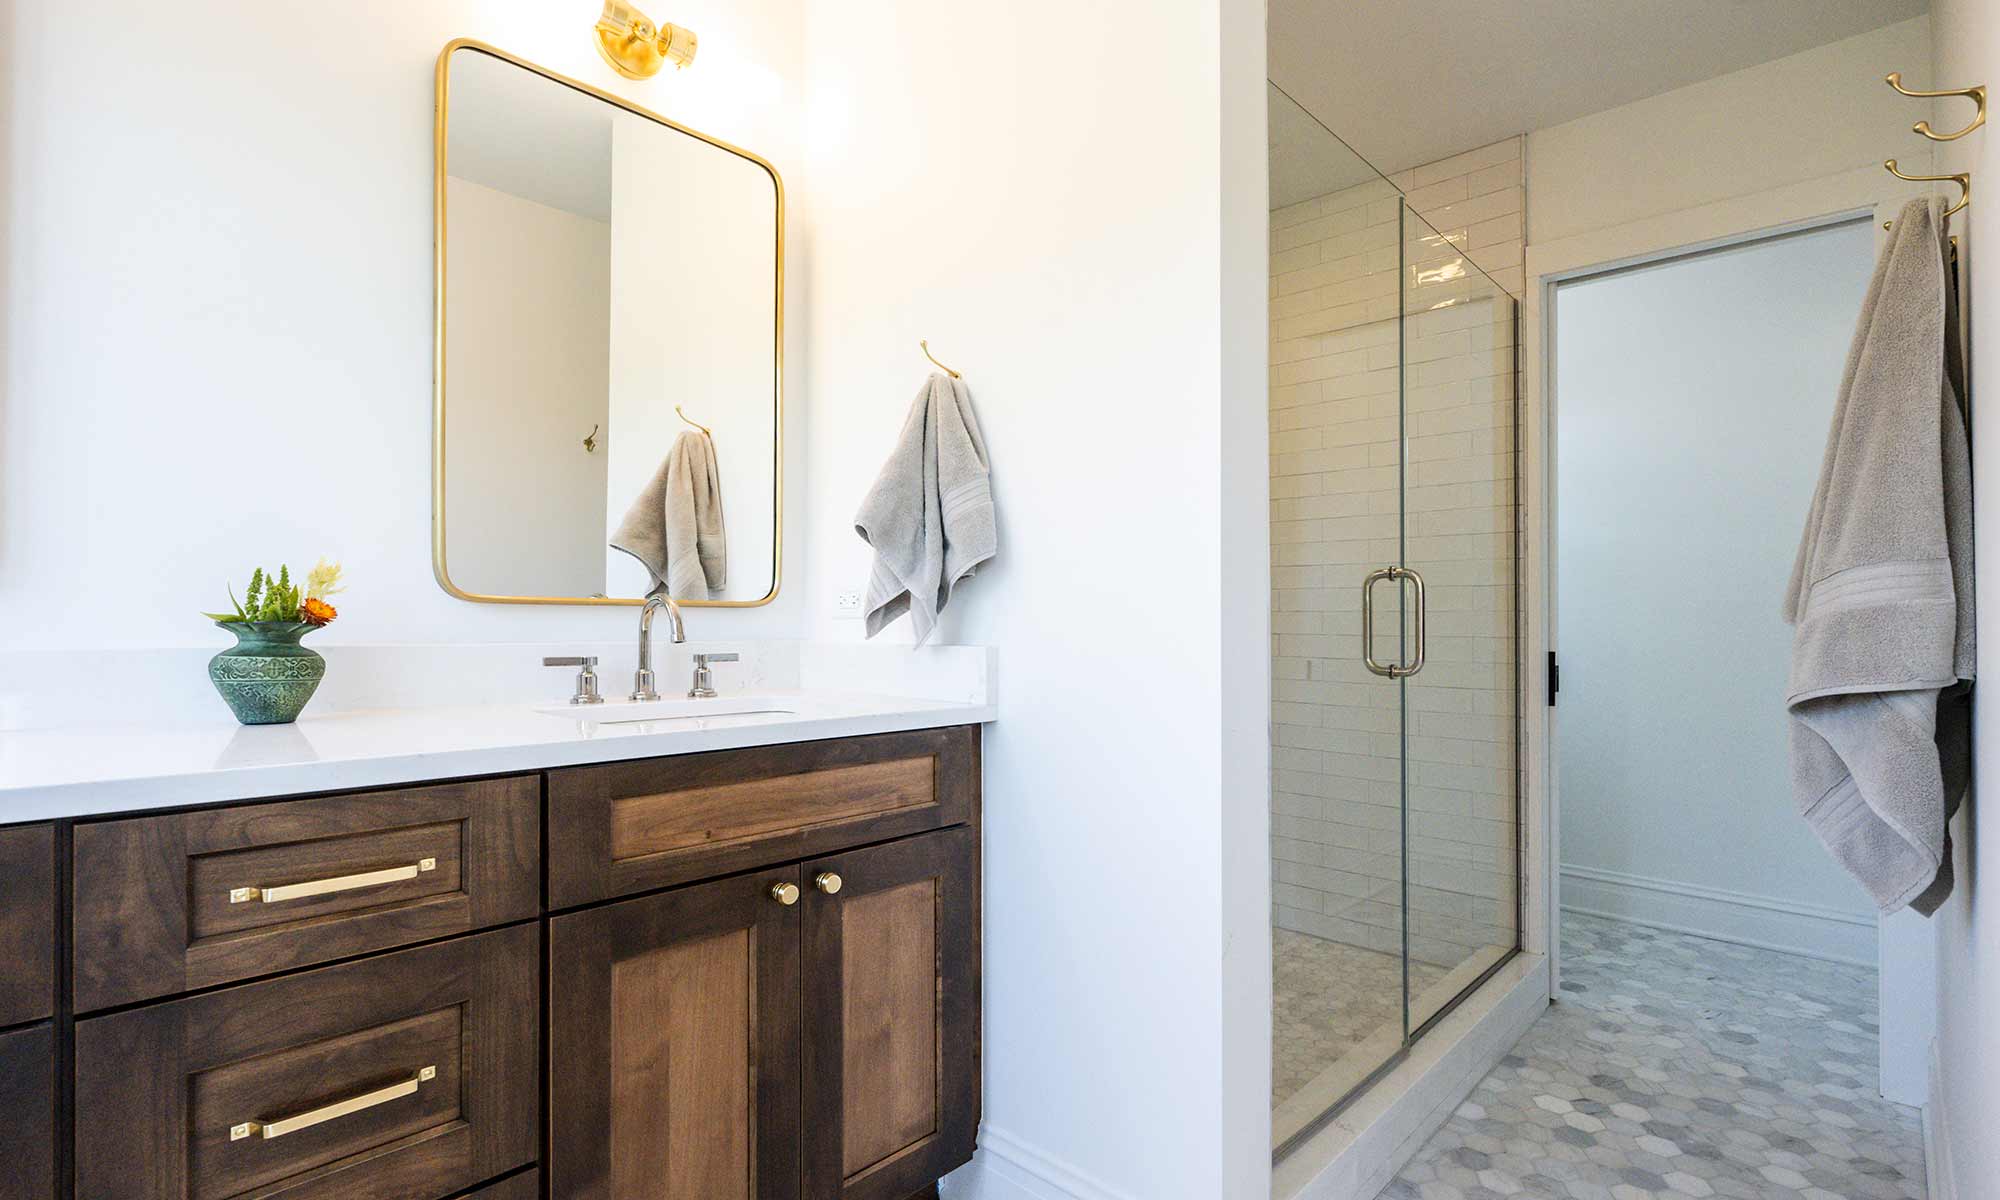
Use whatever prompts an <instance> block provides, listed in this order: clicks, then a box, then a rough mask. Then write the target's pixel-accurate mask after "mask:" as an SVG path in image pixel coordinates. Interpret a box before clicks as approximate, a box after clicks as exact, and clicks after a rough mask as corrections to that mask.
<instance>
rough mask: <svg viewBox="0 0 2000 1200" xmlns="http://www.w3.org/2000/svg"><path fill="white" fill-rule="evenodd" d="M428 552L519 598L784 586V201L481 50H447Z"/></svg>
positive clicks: (777, 191)
mask: <svg viewBox="0 0 2000 1200" xmlns="http://www.w3.org/2000/svg"><path fill="white" fill-rule="evenodd" d="M436 121H437V124H436V174H435V193H434V204H435V214H436V229H435V235H434V236H435V247H434V253H435V264H434V268H435V272H436V275H435V280H436V283H435V286H436V297H435V303H436V311H435V322H436V326H435V346H434V351H433V368H432V369H433V411H432V433H431V437H432V446H431V476H432V486H431V555H432V566H433V568H434V570H435V572H436V574H437V579H438V583H439V584H440V585H442V586H443V587H444V589H445V591H447V592H449V593H451V594H452V595H454V596H457V597H459V598H461V599H465V600H475V601H484V602H490V603H502V604H638V603H640V602H642V601H643V600H644V599H645V597H646V596H647V595H648V594H651V593H658V592H666V593H668V594H670V595H672V596H673V597H674V599H676V600H677V601H679V602H680V603H681V604H683V605H692V606H712V607H735V608H747V607H754V606H756V605H760V604H768V603H769V602H770V601H771V600H772V599H773V598H774V597H776V595H777V593H778V584H779V579H780V571H781V567H782V546H783V522H784V444H783V427H784V387H783V381H784V271H785V244H784V236H785V235H784V230H785V221H784V187H783V183H782V182H781V181H780V179H779V177H778V172H777V170H776V169H775V168H773V167H772V166H771V164H770V163H768V162H766V161H764V160H763V159H762V158H759V157H757V156H756V155H755V154H752V153H750V152H749V151H746V150H742V149H739V148H737V147H735V146H731V145H728V144H727V143H724V142H721V141H718V140H716V139H715V138H711V137H709V136H707V135H705V134H702V133H698V132H696V131H695V130H692V129H689V128H687V127H685V126H682V125H679V124H676V123H674V122H673V121H669V120H667V119H666V118H665V117H661V116H659V115H657V114H655V113H651V112H648V111H646V110H645V109H643V108H640V107H638V106H637V105H634V104H632V103H630V102H628V101H625V100H622V99H620V98H618V97H616V96H613V95H611V94H610V93H608V92H604V91H600V90H598V89H597V88H593V87H590V86H589V85H587V84H583V83H579V82H577V81H576V80H573V79H568V78H565V77H563V76H561V75H558V74H556V73H555V72H553V71H549V70H546V69H544V68H542V67H538V66H536V65H535V64H533V63H530V62H527V61H525V60H523V59H520V58H517V57H515V56H514V55H511V54H508V53H506V52H505V51H502V50H499V49H496V48H494V47H492V46H488V45H486V44H484V43H482V42H477V41H473V40H471V39H460V40H457V41H454V42H452V43H450V44H449V45H447V46H446V47H445V48H444V51H443V53H441V54H440V55H439V56H438V64H437V114H436Z"/></svg>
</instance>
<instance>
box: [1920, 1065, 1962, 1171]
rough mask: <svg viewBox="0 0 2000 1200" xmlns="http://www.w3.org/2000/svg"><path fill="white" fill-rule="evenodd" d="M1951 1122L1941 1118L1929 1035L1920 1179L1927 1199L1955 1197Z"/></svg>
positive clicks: (1940, 1084) (1939, 1075)
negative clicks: (1922, 1179) (1922, 1157)
mask: <svg viewBox="0 0 2000 1200" xmlns="http://www.w3.org/2000/svg"><path fill="white" fill-rule="evenodd" d="M1951 1164H1952V1157H1951V1122H1950V1121H1948V1120H1946V1119H1945V1111H1944V1072H1943V1071H1942V1070H1940V1069H1939V1068H1938V1049H1937V1039H1936V1038H1932V1039H1931V1083H1930V1088H1929V1094H1928V1095H1927V1096H1926V1097H1925V1099H1924V1182H1925V1183H1926V1184H1927V1185H1929V1189H1930V1200H1958V1181H1957V1179H1956V1178H1954V1177H1953V1175H1952V1167H1951Z"/></svg>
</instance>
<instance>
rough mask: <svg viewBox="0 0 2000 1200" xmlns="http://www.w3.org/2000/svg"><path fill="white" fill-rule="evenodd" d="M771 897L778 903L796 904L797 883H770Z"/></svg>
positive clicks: (797, 896) (797, 894)
mask: <svg viewBox="0 0 2000 1200" xmlns="http://www.w3.org/2000/svg"><path fill="white" fill-rule="evenodd" d="M771 899H773V900H776V901H777V902H778V903H780V904H786V905H791V904H797V903H798V902H799V885H798V884H796V883H774V884H772V885H771Z"/></svg>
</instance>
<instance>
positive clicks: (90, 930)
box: [74, 776, 541, 1011]
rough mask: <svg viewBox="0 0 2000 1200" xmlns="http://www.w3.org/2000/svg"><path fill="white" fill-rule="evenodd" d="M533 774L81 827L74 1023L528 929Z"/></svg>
mask: <svg viewBox="0 0 2000 1200" xmlns="http://www.w3.org/2000/svg"><path fill="white" fill-rule="evenodd" d="M540 799H541V798H540V789H539V787H538V786H537V781H536V780H535V778H534V777H533V776H522V777H518V778H512V779H492V780H482V781H478V782H472V783H452V784H440V785H437V786H434V787H423V788H406V789H401V790H397V791H388V792H367V793H361V794H357V795H350V796H323V797H319V798H317V799H311V800H290V801H285V802H282V803H278V804H252V805H243V806H240V807H236V808H219V809H205V810H202V811H198V812H187V813H174V814H171V815H168V816H161V817H140V818H137V819H134V820H127V821H107V822H103V823H99V824H87V825H79V826H77V827H76V839H75V910H76V939H75V952H74V961H75V973H76V974H75V991H76V1007H77V1009H78V1010H79V1011H88V1010H91V1009H98V1008H106V1007H109V1006H111V1005H115V1004H127V1003H130V1002H132V1001H135V1000H147V999H151V998H153V997H155V996H165V995H170V994H172V993H175V992H184V991H192V990H194V989H197V988H205V987H212V986H215V985H216V984H222V983H231V982H234V981H236V980H240V979H247V978H250V977H252V976H256V975H266V974H270V973H272V972H276V971H281V970H285V969H288V968H291V967H300V966H309V965H311V964H314V963H321V962H327V961H329V960H331V959H336V958H344V957H347V956H350V955H354V954H362V953H366V952H369V951H373V950H385V949H389V948H391V947H395V946H403V945H408V944H410V943H412V942H419V941H425V940H428V939H431V938H437V937H444V936H446V935H449V934H454V933H464V932H467V931H469V930H474V929H479V928H483V927H485V926H488V925H496V924H500V923H502V922H506V921H513V920H518V919H521V918H524V917H530V916H534V915H535V914H536V913H537V912H538V911H540V903H541V901H540V888H539V880H538V878H537V875H538V872H537V870H536V859H537V856H538V855H539V853H540V848H541V839H540V823H541V812H540V808H541V805H540Z"/></svg>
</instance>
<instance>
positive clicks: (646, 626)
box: [632, 596, 688, 702]
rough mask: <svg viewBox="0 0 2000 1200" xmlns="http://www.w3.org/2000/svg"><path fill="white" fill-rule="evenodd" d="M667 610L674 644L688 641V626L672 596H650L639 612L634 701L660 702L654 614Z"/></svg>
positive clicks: (633, 687) (633, 688)
mask: <svg viewBox="0 0 2000 1200" xmlns="http://www.w3.org/2000/svg"><path fill="white" fill-rule="evenodd" d="M662 608H664V609H666V610H667V618H668V619H669V620H671V621H672V622H673V629H674V644H675V645H676V646H678V645H680V644H681V643H682V642H685V641H687V640H688V638H687V626H685V625H683V624H681V606H680V605H678V604H675V603H674V598H673V597H672V596H648V597H646V605H645V607H644V608H641V609H640V610H639V669H638V670H637V671H636V672H634V673H633V675H632V699H633V700H635V701H639V702H644V701H647V700H658V699H659V698H660V693H659V692H657V691H655V690H654V689H653V613H654V612H656V611H657V610H659V609H662Z"/></svg>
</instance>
